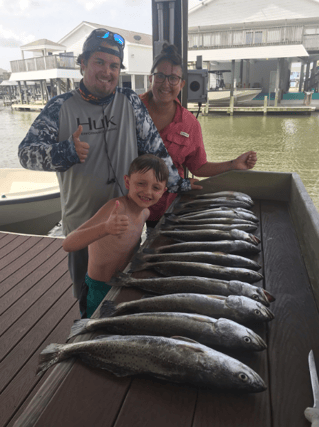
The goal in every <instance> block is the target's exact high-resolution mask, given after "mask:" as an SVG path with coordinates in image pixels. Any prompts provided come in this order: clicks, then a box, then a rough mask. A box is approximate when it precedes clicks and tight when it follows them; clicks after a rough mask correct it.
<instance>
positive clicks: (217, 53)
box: [188, 44, 309, 61]
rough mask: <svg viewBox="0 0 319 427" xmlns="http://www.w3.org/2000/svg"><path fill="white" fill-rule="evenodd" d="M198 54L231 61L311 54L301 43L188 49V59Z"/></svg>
mask: <svg viewBox="0 0 319 427" xmlns="http://www.w3.org/2000/svg"><path fill="white" fill-rule="evenodd" d="M197 56H202V60H203V61H231V60H233V59H234V60H240V59H274V58H300V57H305V56H309V55H308V52H307V51H306V49H305V48H304V46H303V45H302V44H300V45H281V46H259V47H236V48H229V49H203V50H189V51H188V61H196V57H197Z"/></svg>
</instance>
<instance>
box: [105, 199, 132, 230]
mask: <svg viewBox="0 0 319 427" xmlns="http://www.w3.org/2000/svg"><path fill="white" fill-rule="evenodd" d="M119 211H120V202H119V201H118V200H117V201H116V202H115V206H114V208H113V209H112V211H111V213H110V216H109V218H108V220H107V221H106V224H107V228H108V233H109V234H115V235H117V234H123V233H124V232H125V231H126V230H127V228H128V217H127V215H123V214H120V213H119Z"/></svg>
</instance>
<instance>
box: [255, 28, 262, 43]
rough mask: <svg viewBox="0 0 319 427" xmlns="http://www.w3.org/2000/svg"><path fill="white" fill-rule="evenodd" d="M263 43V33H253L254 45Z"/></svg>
mask: <svg viewBox="0 0 319 427" xmlns="http://www.w3.org/2000/svg"><path fill="white" fill-rule="evenodd" d="M262 42H263V32H262V31H255V44H261V43H262Z"/></svg>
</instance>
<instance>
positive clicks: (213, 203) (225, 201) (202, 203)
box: [176, 197, 252, 209]
mask: <svg viewBox="0 0 319 427" xmlns="http://www.w3.org/2000/svg"><path fill="white" fill-rule="evenodd" d="M217 206H226V207H229V208H246V209H249V208H251V206H252V205H251V204H250V203H248V202H247V201H246V200H240V199H232V198H227V197H220V198H217V199H211V200H208V199H203V200H200V199H199V200H195V199H193V200H191V201H189V202H184V203H178V204H177V205H176V208H177V209H187V208H201V209H203V208H207V207H217Z"/></svg>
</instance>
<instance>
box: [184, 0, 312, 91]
mask: <svg viewBox="0 0 319 427" xmlns="http://www.w3.org/2000/svg"><path fill="white" fill-rule="evenodd" d="M188 41H189V45H188V48H189V50H188V60H189V61H190V62H192V61H193V62H194V61H195V60H196V57H197V56H199V55H200V56H202V60H203V62H204V64H203V68H208V69H209V70H220V69H224V70H225V69H226V70H227V69H229V70H232V71H233V77H234V80H236V83H237V85H239V86H242V87H243V86H245V87H248V86H249V87H252V86H260V87H262V88H263V91H264V92H266V93H267V92H271V91H275V90H276V88H277V89H280V91H281V93H284V92H287V90H288V89H289V79H290V70H291V64H292V63H295V62H300V63H301V65H302V67H301V74H304V76H305V79H306V80H305V87H300V88H299V90H300V91H301V90H309V88H314V87H315V88H318V76H315V74H316V71H317V70H316V63H317V60H318V58H319V3H318V2H317V1H315V0H289V1H287V0H276V1H269V0H245V1H243V0H202V1H201V2H200V3H199V4H198V5H196V6H195V7H193V8H192V9H190V11H189V15H188ZM232 67H233V69H232ZM212 80H213V79H211V83H213V81H212ZM224 81H225V83H227V82H228V83H230V82H231V73H225V74H224ZM300 82H301V83H302V82H303V76H301V79H300Z"/></svg>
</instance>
